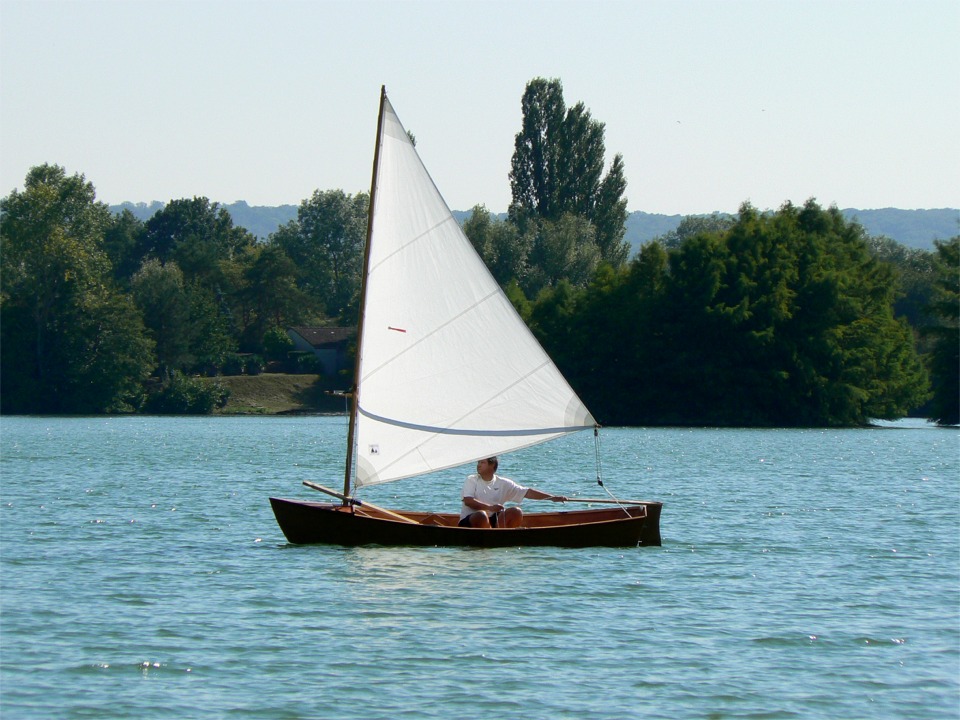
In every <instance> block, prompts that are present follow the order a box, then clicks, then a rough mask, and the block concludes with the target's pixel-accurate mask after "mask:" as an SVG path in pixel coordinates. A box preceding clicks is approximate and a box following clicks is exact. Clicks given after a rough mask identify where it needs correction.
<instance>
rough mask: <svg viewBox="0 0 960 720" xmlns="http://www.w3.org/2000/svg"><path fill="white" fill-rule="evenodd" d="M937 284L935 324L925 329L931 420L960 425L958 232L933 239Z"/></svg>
mask: <svg viewBox="0 0 960 720" xmlns="http://www.w3.org/2000/svg"><path fill="white" fill-rule="evenodd" d="M935 246H936V249H937V255H936V269H937V285H936V294H935V300H934V301H933V302H932V303H931V304H930V312H931V314H932V315H933V316H935V317H936V318H938V319H939V323H937V324H936V325H933V326H930V327H928V328H927V329H926V333H927V335H929V336H930V337H931V338H932V339H933V343H934V346H933V349H932V350H931V352H930V357H929V364H930V374H931V376H932V380H933V402H932V415H933V419H934V420H936V421H937V423H939V424H940V425H957V424H960V235H957V236H955V237H953V238H951V239H950V240H949V241H946V242H944V241H939V240H938V241H937V242H936V243H935Z"/></svg>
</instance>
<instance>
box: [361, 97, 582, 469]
mask: <svg viewBox="0 0 960 720" xmlns="http://www.w3.org/2000/svg"><path fill="white" fill-rule="evenodd" d="M381 102H382V107H381V123H380V133H379V138H378V144H379V148H378V152H377V155H376V157H377V159H378V163H377V167H376V168H375V170H374V187H373V188H372V189H371V195H372V197H373V202H372V204H371V216H370V223H371V228H370V230H369V247H368V249H367V253H368V260H367V268H366V271H365V272H366V275H365V280H364V286H365V300H364V303H363V307H364V312H363V318H362V321H361V324H360V327H361V337H360V339H359V342H358V347H359V349H360V351H359V357H358V364H357V380H358V381H357V390H356V395H355V403H356V409H355V412H356V418H355V422H356V430H355V432H356V458H357V461H356V479H355V483H356V485H357V486H363V485H373V484H376V483H382V482H387V481H390V480H397V479H399V478H404V477H411V476H415V475H421V474H424V473H428V472H432V471H435V470H441V469H443V468H448V467H453V466H456V465H460V464H463V463H466V462H470V461H472V460H476V459H478V458H481V457H487V456H490V455H495V454H498V453H503V452H508V451H510V450H516V449H518V448H522V447H526V446H529V445H534V444H536V443H540V442H544V441H545V440H550V439H551V438H555V437H557V436H560V435H563V434H565V433H569V432H572V431H576V430H582V429H584V428H589V427H593V426H594V424H595V422H594V419H593V417H592V416H591V415H590V412H589V411H588V410H587V408H586V407H585V406H584V404H583V403H582V402H581V401H580V398H578V397H577V395H576V393H574V391H573V390H572V389H571V388H570V386H569V384H568V383H567V382H566V380H565V379H564V378H563V376H562V375H561V374H560V371H559V370H558V369H557V368H556V366H555V365H554V364H553V362H552V361H551V360H550V358H549V356H548V355H547V354H546V353H545V352H544V350H543V348H541V347H540V345H539V343H538V342H537V341H536V339H535V338H534V337H533V335H532V334H531V333H530V331H529V330H528V329H527V327H526V325H525V324H524V322H523V320H522V319H521V318H520V317H519V315H518V314H517V313H516V311H515V310H514V308H513V306H512V305H511V303H510V301H509V300H508V299H507V297H506V296H505V295H504V293H503V292H502V291H501V289H500V287H499V286H498V284H497V282H496V281H495V280H494V279H493V277H492V276H491V275H490V273H489V272H488V271H487V269H486V267H485V266H484V264H483V261H482V260H481V259H480V257H479V256H478V255H477V253H476V252H475V251H474V249H473V246H472V245H471V244H470V241H469V240H468V239H467V237H466V236H465V235H464V234H463V231H462V230H461V229H460V226H459V225H458V224H457V221H456V220H455V219H454V217H453V216H452V214H451V213H450V209H449V208H448V207H447V204H446V202H444V200H443V197H441V195H440V193H439V191H438V190H437V188H436V186H435V185H434V183H433V180H432V179H431V178H430V175H429V174H428V173H427V170H426V168H425V167H424V166H423V163H422V162H421V160H420V157H419V156H418V155H417V152H416V150H415V149H414V146H413V143H412V142H411V141H410V138H409V136H408V135H407V132H406V130H404V128H403V126H402V125H401V124H400V120H399V119H398V118H397V115H396V113H395V112H394V110H393V107H392V106H391V105H390V101H389V100H388V99H387V98H386V94H385V93H383V94H382V98H381Z"/></svg>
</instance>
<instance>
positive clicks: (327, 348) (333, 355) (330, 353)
mask: <svg viewBox="0 0 960 720" xmlns="http://www.w3.org/2000/svg"><path fill="white" fill-rule="evenodd" d="M287 336H288V337H289V338H290V339H291V340H292V341H293V346H294V350H296V351H298V352H312V353H313V354H314V356H315V357H316V358H317V361H318V362H319V363H320V364H321V365H322V366H323V374H324V375H336V374H337V373H339V372H340V371H341V370H347V369H351V367H352V365H351V362H352V359H351V357H350V354H349V352H348V348H349V346H350V345H351V344H352V343H353V342H354V340H355V338H356V336H357V329H356V328H352V327H295V328H288V329H287Z"/></svg>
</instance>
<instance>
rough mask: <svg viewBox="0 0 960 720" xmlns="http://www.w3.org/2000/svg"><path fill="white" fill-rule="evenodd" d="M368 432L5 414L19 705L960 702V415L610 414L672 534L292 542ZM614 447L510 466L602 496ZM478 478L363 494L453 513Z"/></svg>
mask: <svg viewBox="0 0 960 720" xmlns="http://www.w3.org/2000/svg"><path fill="white" fill-rule="evenodd" d="M344 435H345V430H344V420H343V418H340V417H327V418H318V417H312V418H147V417H120V418H74V419H61V418H3V420H2V424H0V442H2V446H0V450H2V455H0V473H2V474H0V541H2V555H0V560H2V566H0V567H2V577H0V602H2V605H0V713H2V717H3V718H4V720H14V719H17V718H102V717H109V718H137V719H138V720H143V719H147V718H185V717H197V718H200V717H202V718H448V717H507V718H509V717H521V716H522V717H529V718H586V717H589V718H610V719H614V718H617V719H619V718H628V717H629V718H915V719H923V718H951V717H954V718H956V717H960V680H958V676H960V502H958V501H960V482H958V479H960V457H958V456H960V452H958V450H960V446H958V433H957V431H956V429H946V430H945V429H937V428H933V427H930V426H926V425H924V424H922V423H916V422H914V423H909V422H905V423H898V424H896V425H895V426H893V427H890V428H884V429H870V430H840V431H837V430H831V431H820V430H711V429H703V430H676V429H608V430H606V431H605V432H604V434H603V436H602V437H603V460H604V463H603V471H604V477H605V479H606V485H607V486H608V487H609V488H610V489H611V491H613V492H615V493H617V494H618V495H620V496H622V497H635V498H640V499H659V500H663V501H664V503H665V505H664V513H663V518H662V533H663V538H664V546H663V547H662V548H639V549H588V550H565V549H556V548H528V549H524V548H508V549H494V550H483V549H444V548H428V549H422V548H421V549H415V548H381V547H365V548H356V549H346V548H338V547H323V546H307V547H297V546H291V545H288V544H287V543H286V542H285V540H284V538H283V536H282V534H281V533H280V530H279V528H278V527H277V525H276V522H275V521H274V519H273V516H272V513H271V511H270V508H269V505H268V502H267V497H268V496H270V495H280V496H293V497H311V496H313V495H315V494H313V493H311V491H309V490H307V489H306V488H303V487H302V486H301V485H300V481H301V480H304V479H312V480H316V481H318V482H323V483H325V484H328V485H333V486H335V487H336V486H338V484H339V480H338V478H339V473H340V472H341V471H340V470H339V468H341V467H342V462H343V460H342V444H343V438H344ZM592 448H593V439H592V438H590V437H588V436H586V435H584V436H583V437H580V436H578V437H575V438H569V439H566V440H564V441H561V442H558V443H553V444H549V445H546V446H541V447H538V448H531V449H529V450H527V451H523V452H520V453H515V454H513V455H511V456H507V457H505V458H503V459H502V462H501V471H502V472H503V474H505V475H508V476H511V477H514V478H516V479H517V480H519V481H521V482H524V483H526V484H531V485H534V486H536V487H540V488H541V489H547V490H550V491H552V492H555V493H562V494H567V495H573V494H575V493H578V492H580V493H582V494H584V495H589V496H595V495H597V493H598V492H602V491H600V490H599V489H598V488H597V487H596V484H595V482H594V480H593V478H594V476H595V470H594V462H593V454H592ZM465 472H466V469H458V470H456V471H450V472H447V473H443V474H441V477H440V478H439V479H438V482H437V483H436V484H427V483H425V482H423V481H419V480H411V481H401V482H399V483H392V484H390V485H385V486H378V487H375V488H371V489H370V490H369V491H368V492H367V493H365V497H366V498H367V499H369V500H370V501H371V502H374V503H377V504H383V505H387V506H389V507H399V508H410V509H415V508H420V509H424V508H427V507H429V508H431V509H437V510H439V509H447V510H450V511H455V510H456V509H457V507H458V505H459V503H458V493H459V487H460V484H461V483H462V479H463V476H464V473H465ZM317 497H321V496H317ZM526 507H527V508H528V510H529V509H532V508H536V504H535V503H530V502H529V501H528V503H527V504H526ZM551 507H552V505H551Z"/></svg>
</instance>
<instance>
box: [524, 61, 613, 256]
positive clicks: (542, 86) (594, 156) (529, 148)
mask: <svg viewBox="0 0 960 720" xmlns="http://www.w3.org/2000/svg"><path fill="white" fill-rule="evenodd" d="M521 108H522V111H523V124H522V127H521V130H520V132H519V133H517V135H516V138H515V140H514V153H513V158H512V160H511V167H510V188H511V191H512V194H513V201H512V203H511V205H510V218H511V220H512V221H513V222H515V223H517V224H518V225H519V226H520V228H521V230H524V229H525V226H526V224H527V223H530V222H539V221H548V222H553V223H556V222H558V221H559V220H560V219H561V218H562V217H563V216H564V215H565V214H571V215H575V216H578V217H580V218H583V219H584V220H587V221H589V222H590V223H592V224H593V226H594V233H592V234H591V237H590V242H592V243H593V244H595V245H596V247H597V248H598V250H599V254H600V259H601V260H603V261H605V262H608V263H610V264H611V265H613V266H614V267H619V266H620V265H622V264H623V263H624V262H625V261H626V259H627V255H628V253H629V244H628V243H626V242H624V240H623V237H624V234H625V232H626V221H627V202H626V200H625V199H624V198H623V193H624V191H625V190H626V179H625V177H624V168H623V157H622V156H621V155H619V154H618V155H615V156H614V158H613V161H612V162H611V165H610V169H609V170H608V171H607V173H606V174H605V175H604V173H603V168H604V154H605V145H604V124H603V123H602V122H599V121H598V120H595V119H594V118H593V117H592V116H591V114H590V111H589V110H588V109H587V108H586V107H585V106H584V104H583V103H582V102H581V103H577V104H576V105H574V106H573V107H571V108H569V109H568V108H567V107H566V104H565V103H564V99H563V86H562V85H561V83H560V81H559V80H556V79H554V80H546V79H544V78H536V79H534V80H531V81H530V82H529V83H527V87H526V90H525V91H524V94H523V98H522V100H521Z"/></svg>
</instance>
